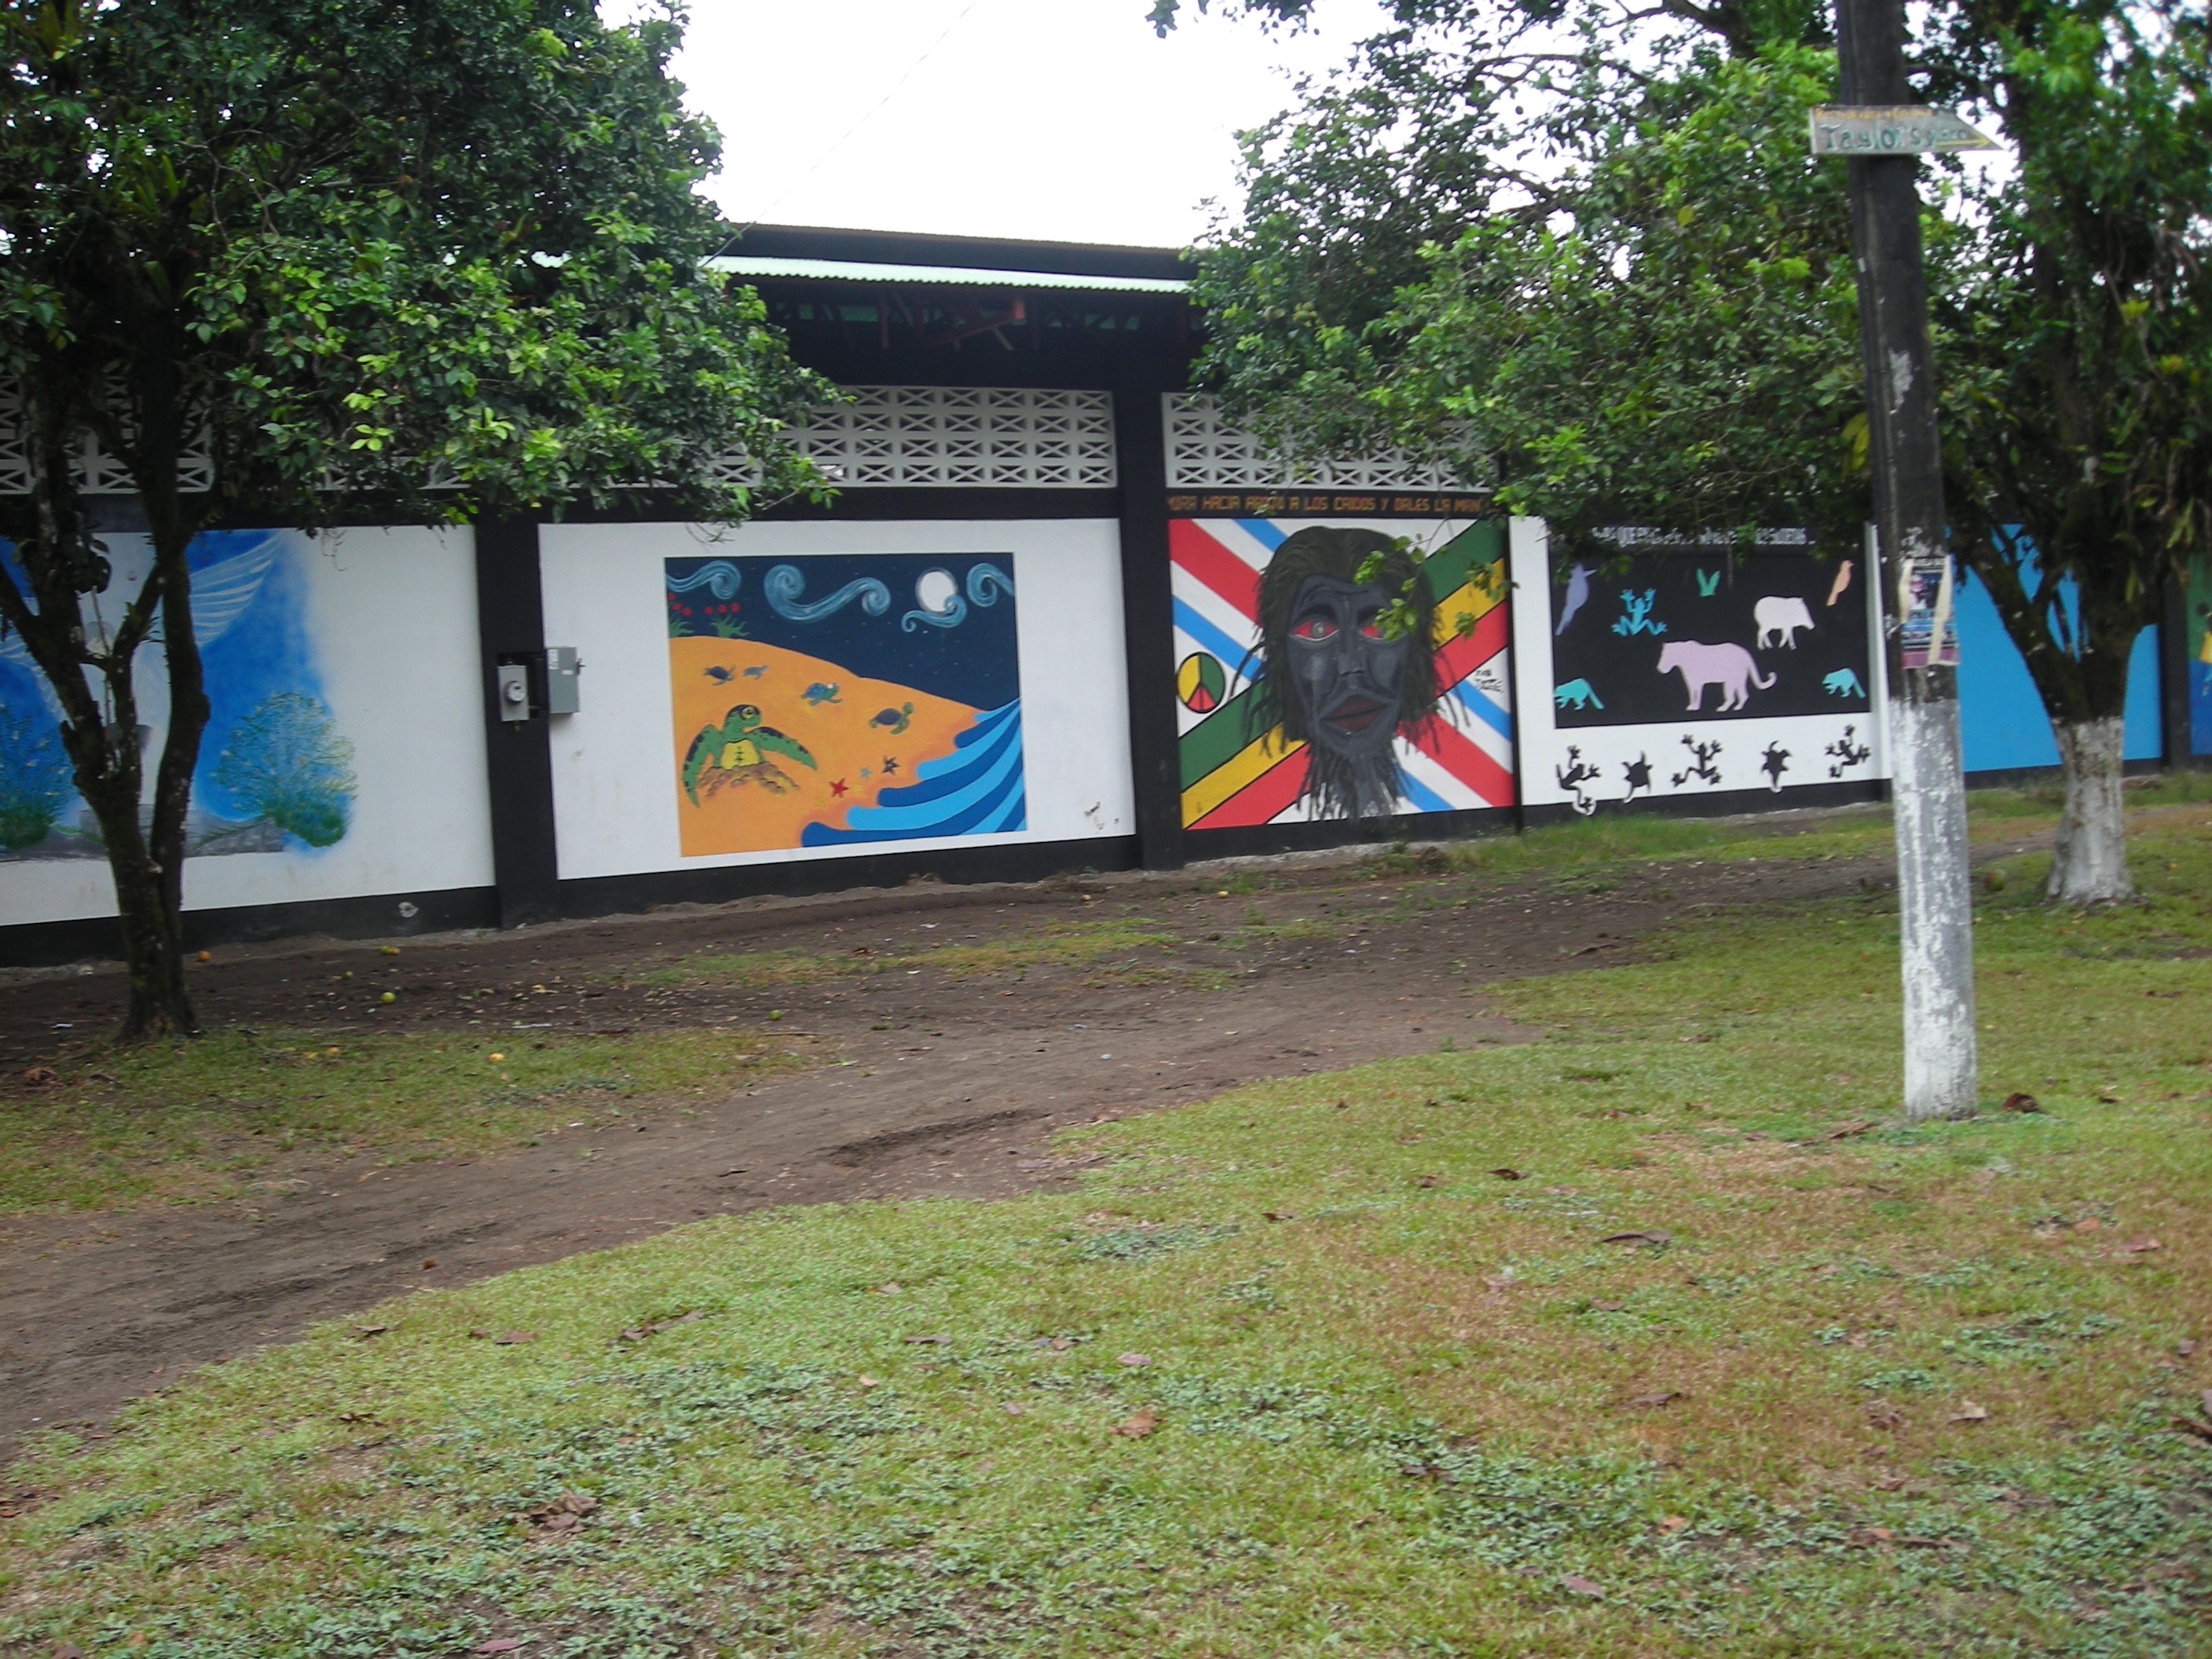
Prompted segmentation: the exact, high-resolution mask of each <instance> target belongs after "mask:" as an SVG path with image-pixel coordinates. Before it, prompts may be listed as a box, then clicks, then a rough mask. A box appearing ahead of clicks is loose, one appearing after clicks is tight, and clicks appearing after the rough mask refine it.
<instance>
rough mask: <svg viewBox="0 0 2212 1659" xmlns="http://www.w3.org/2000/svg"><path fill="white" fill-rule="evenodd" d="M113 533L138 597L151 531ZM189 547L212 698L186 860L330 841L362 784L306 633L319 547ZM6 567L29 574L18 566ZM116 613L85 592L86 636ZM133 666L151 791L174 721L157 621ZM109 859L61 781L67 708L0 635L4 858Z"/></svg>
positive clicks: (124, 581)
mask: <svg viewBox="0 0 2212 1659" xmlns="http://www.w3.org/2000/svg"><path fill="white" fill-rule="evenodd" d="M107 543H108V554H109V557H110V560H111V562H112V564H113V566H114V568H115V580H114V581H113V582H112V584H111V588H110V592H111V593H126V592H136V591H137V586H138V584H139V582H140V581H141V580H143V577H144V574H145V572H146V569H147V567H148V563H149V555H148V550H147V548H146V546H145V541H144V538H143V537H137V536H121V535H118V536H112V537H109V538H107ZM8 556H9V555H8V554H7V552H6V551H5V550H4V547H3V546H0V557H8ZM314 556H316V555H315V553H314V551H313V549H312V548H311V546H310V545H309V544H308V543H307V539H306V538H304V537H301V536H300V535H298V534H296V533H295V532H290V531H261V530H243V531H224V532H210V533H208V534H206V535H204V536H201V537H199V538H197V540H195V541H194V542H193V543H192V544H191V549H190V550H189V552H188V554H187V559H188V562H189V563H190V565H191V571H192V633H193V635H194V636H195V637H196V638H197V641H198V642H199V647H200V653H201V660H202V663H203V665H204V669H205V672H206V684H207V693H208V700H209V702H210V704H211V705H212V712H211V714H210V718H209V721H208V726H207V731H206V733H205V735H204V738H202V740H201V744H200V757H199V764H198V766H197V768H196V769H194V771H193V774H192V799H191V807H190V809H189V811H188V815H187V817H186V819H185V852H186V855H187V856H188V857H193V858H206V857H210V856H213V855H216V854H240V853H287V852H289V853H295V854H299V853H309V852H313V851H314V850H317V849H319V848H326V847H331V846H334V845H335V844H337V842H340V841H342V840H343V839H344V838H345V835H346V832H347V830H348V829H349V827H350V825H351V823H352V818H353V810H354V799H355V795H356V789H357V785H356V780H355V777H354V773H353V745H352V744H351V743H350V742H349V741H348V740H347V739H346V738H345V737H344V736H343V735H342V734H341V733H340V732H339V731H338V729H337V724H336V722H335V721H334V720H333V719H332V717H331V710H330V708H329V706H328V704H327V703H326V702H325V701H324V698H323V692H322V684H321V678H320V676H319V672H318V670H317V666H316V662H315V654H314V649H313V641H312V640H311V639H310V637H309V635H308V631H307V571H306V568H305V561H307V560H309V559H312V558H313V557H314ZM10 574H13V575H15V577H16V579H17V580H18V582H19V583H21V581H22V575H21V571H20V570H18V569H16V568H14V566H13V565H12V562H11V564H10ZM117 609H118V604H117V602H116V601H115V600H114V599H112V598H110V597H109V596H108V595H105V594H103V595H93V596H88V597H87V598H86V599H85V601H84V618H85V624H86V627H87V629H88V631H89V632H90V633H91V634H92V635H94V637H95V638H97V637H99V636H100V635H101V634H102V633H104V631H105V629H106V625H107V620H108V619H110V618H112V615H113V614H114V612H115V611H117ZM135 673H136V689H137V698H138V718H139V721H140V726H141V731H142V733H143V737H142V741H143V744H144V745H145V751H146V752H145V764H146V776H147V781H148V787H149V788H150V787H152V780H153V775H154V766H155V761H156V760H157V759H158V757H159V756H160V753H161V743H162V740H163V734H164V732H166V730H167V723H168V678H167V669H166V666H165V664H164V662H163V660H162V657H161V630H160V629H159V628H158V627H157V628H156V629H155V631H154V635H153V637H152V638H151V639H150V640H149V641H148V642H147V644H146V645H145V646H144V647H142V648H141V650H140V652H139V654H138V659H137V663H136V665H135ZM103 856H105V849H104V848H103V845H102V842H101V838H100V826H99V824H98V823H97V822H96V821H95V820H94V817H93V816H92V814H91V812H90V811H89V810H88V808H87V807H86V806H85V804H84V802H83V800H82V799H81V798H80V797H79V796H78V795H77V793H76V786H75V785H74V784H73V783H72V782H71V781H70V763H69V757H68V755H67V753H66V752H65V751H64V749H63V746H62V738H61V710H60V707H59V705H58V703H57V702H55V701H54V698H53V696H52V693H51V692H49V691H48V690H46V684H45V681H44V679H43V678H42V677H41V676H40V673H39V671H38V670H37V668H36V666H35V665H33V663H32V661H31V658H30V653H29V652H28V651H27V649H26V648H25V647H24V645H23V642H22V641H21V639H20V638H19V637H16V636H15V635H13V634H12V633H11V634H9V635H7V636H5V637H0V859H4V860H8V861H9V862H15V861H21V860H44V859H72V858H85V859H96V858H100V857H103Z"/></svg>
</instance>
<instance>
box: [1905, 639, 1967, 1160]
mask: <svg viewBox="0 0 2212 1659" xmlns="http://www.w3.org/2000/svg"><path fill="white" fill-rule="evenodd" d="M1907 672H1908V673H1913V674H1923V675H1925V674H1929V672H1930V671H1929V670H1926V669H1916V670H1910V671H1907ZM1903 679H1904V676H1903V675H1900V676H1899V679H1898V680H1894V681H1893V682H1892V688H1893V695H1892V698H1891V702H1890V705H1889V731H1890V744H1891V751H1890V752H1891V764H1892V766H1893V779H1892V786H1891V787H1892V799H1893V804H1894V806H1893V810H1894V816H1895V823H1896V830H1897V909H1898V924H1899V945H1900V946H1901V949H1900V951H1899V957H1900V963H1899V966H1900V967H1901V969H1902V970H1903V979H1904V991H1905V1117H1906V1119H1907V1121H1915V1122H1917V1121H1925V1120H1927V1119H1929V1118H1943V1117H1972V1115H1974V1103H1975V1091H1976V1064H1975V1058H1976V1057H1975V1050H1974V903H1973V890H1972V875H1971V874H1970V872H1969V871H1968V868H1967V863H1966V780H1965V778H1964V776H1963V775H1961V773H1960V769H1959V701H1958V699H1957V697H1956V696H1927V697H1925V698H1924V699H1923V698H1916V697H1914V696H1911V695H1907V696H1895V695H1894V692H1895V690H1898V689H1900V682H1902V681H1903ZM1903 689H1906V690H1908V693H1909V691H1910V689H1911V688H1909V687H1905V688H1903Z"/></svg>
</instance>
